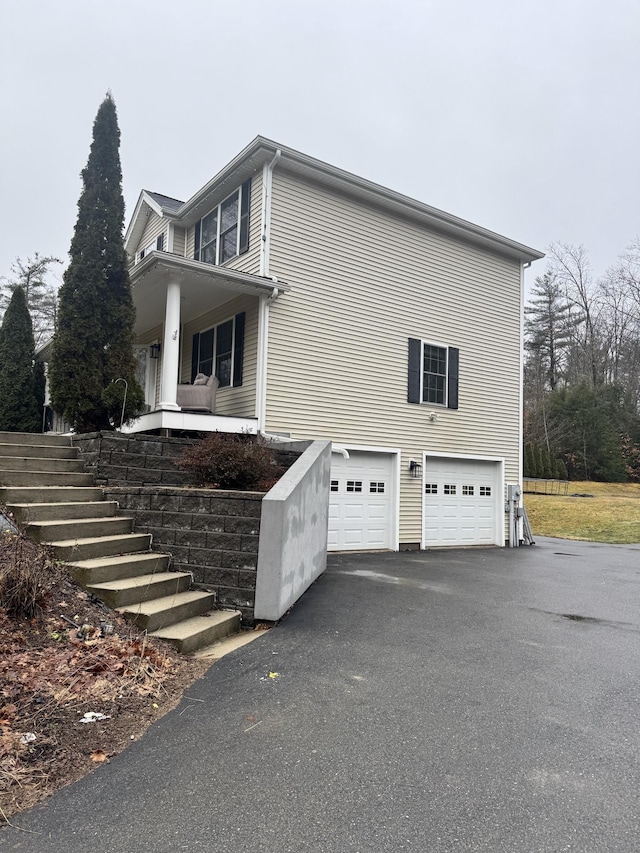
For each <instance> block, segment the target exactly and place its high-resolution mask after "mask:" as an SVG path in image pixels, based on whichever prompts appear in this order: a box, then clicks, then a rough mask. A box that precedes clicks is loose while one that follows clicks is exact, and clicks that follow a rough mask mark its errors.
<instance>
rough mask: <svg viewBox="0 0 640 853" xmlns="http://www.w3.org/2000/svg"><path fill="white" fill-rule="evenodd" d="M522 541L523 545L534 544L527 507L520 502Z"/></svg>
mask: <svg viewBox="0 0 640 853" xmlns="http://www.w3.org/2000/svg"><path fill="white" fill-rule="evenodd" d="M521 509H522V541H523V543H524V544H525V545H535V544H536V543H535V542H534V539H533V532H532V530H531V525H530V524H529V516H528V515H527V509H526V507H525V505H524V504H522V507H521Z"/></svg>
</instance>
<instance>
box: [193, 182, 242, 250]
mask: <svg viewBox="0 0 640 853" xmlns="http://www.w3.org/2000/svg"><path fill="white" fill-rule="evenodd" d="M250 202H251V179H249V180H248V181H245V182H244V184H242V186H241V187H238V189H237V190H235V191H234V192H232V193H231V195H230V196H228V197H227V198H225V200H224V201H222V202H221V203H220V204H219V205H218V206H217V207H215V208H214V209H213V210H212V211H210V212H209V213H207V215H206V216H203V217H202V219H201V220H200V221H199V222H196V225H195V237H194V250H193V257H194V258H195V259H196V261H204V263H206V264H224V263H225V262H226V261H228V260H230V259H231V258H235V256H236V255H241V254H243V253H244V252H246V251H248V249H249V205H250Z"/></svg>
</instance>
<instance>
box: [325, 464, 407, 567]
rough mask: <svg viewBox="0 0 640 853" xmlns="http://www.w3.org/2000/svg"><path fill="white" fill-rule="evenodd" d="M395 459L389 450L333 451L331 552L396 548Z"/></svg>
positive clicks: (330, 516) (330, 511)
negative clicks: (347, 457) (344, 453)
mask: <svg viewBox="0 0 640 853" xmlns="http://www.w3.org/2000/svg"><path fill="white" fill-rule="evenodd" d="M394 462H395V456H394V455H392V454H390V453H376V452H371V453H369V452H362V451H356V450H350V451H349V459H345V458H344V457H343V456H342V455H340V454H338V453H333V454H332V456H331V493H330V495H329V540H328V550H329V551H363V550H367V549H379V548H380V549H384V548H394V547H395V545H394V539H395V536H394V532H395V521H394V519H395V494H394V483H395V478H394Z"/></svg>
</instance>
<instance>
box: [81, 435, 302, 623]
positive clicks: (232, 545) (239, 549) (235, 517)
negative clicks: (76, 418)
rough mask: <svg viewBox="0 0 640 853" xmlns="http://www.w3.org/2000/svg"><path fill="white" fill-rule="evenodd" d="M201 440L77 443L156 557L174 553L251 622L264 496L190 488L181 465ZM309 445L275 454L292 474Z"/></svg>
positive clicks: (94, 438)
mask: <svg viewBox="0 0 640 853" xmlns="http://www.w3.org/2000/svg"><path fill="white" fill-rule="evenodd" d="M196 441H197V439H191V438H164V437H161V436H152V435H147V434H146V433H138V434H133V435H123V434H119V433H111V432H95V433H87V434H84V435H78V436H74V437H73V444H74V446H75V447H77V448H78V449H79V451H80V454H81V456H82V458H83V460H84V463H85V468H86V470H87V471H88V472H90V473H92V474H94V476H95V478H96V485H98V486H102V488H103V490H104V494H105V497H106V498H107V500H116V501H118V503H119V505H120V511H121V512H122V513H123V514H124V515H127V516H130V517H131V518H133V520H134V530H135V531H136V532H139V533H150V534H151V535H152V537H153V544H152V549H153V550H154V551H158V552H162V553H166V554H170V555H171V567H172V568H173V569H175V570H176V571H188V572H191V573H192V574H193V579H194V582H195V583H196V584H198V585H199V586H201V587H203V588H205V589H207V590H210V591H211V592H213V593H214V594H215V595H216V601H217V604H218V606H220V607H235V608H237V609H238V610H240V611H241V612H242V617H243V622H245V623H246V624H252V622H253V608H254V602H255V586H256V573H257V564H258V545H259V535H260V515H261V506H262V498H263V497H264V494H263V493H262V492H237V491H222V490H220V489H215V490H214V489H198V488H193V487H189V486H188V485H187V483H188V477H187V475H186V474H185V473H184V472H182V471H180V470H179V469H178V467H177V466H176V459H177V457H179V456H180V455H181V454H182V452H183V451H184V450H185V449H186V448H187V447H190V446H191V445H193V444H195V443H196ZM304 446H306V444H305V445H302V443H300V445H299V448H300V449H296V445H295V443H291V445H290V446H286V447H285V448H278V449H276V450H275V452H276V456H277V458H278V462H279V463H280V464H281V465H282V466H283V467H284V468H289V467H290V466H291V465H292V464H293V463H294V462H295V461H296V460H297V459H298V458H299V457H300V455H301V452H302V449H303V448H304Z"/></svg>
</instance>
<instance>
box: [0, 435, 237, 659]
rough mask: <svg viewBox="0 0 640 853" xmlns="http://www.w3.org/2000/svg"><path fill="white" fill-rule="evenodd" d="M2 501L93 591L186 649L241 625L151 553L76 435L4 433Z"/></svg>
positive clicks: (166, 560) (0, 442) (166, 557)
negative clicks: (100, 482) (90, 469)
mask: <svg viewBox="0 0 640 853" xmlns="http://www.w3.org/2000/svg"><path fill="white" fill-rule="evenodd" d="M0 502H2V503H3V504H4V505H6V507H7V509H8V511H9V512H11V513H12V514H13V517H14V518H15V520H16V522H17V523H18V524H19V525H20V526H21V528H22V529H23V531H24V532H25V534H26V535H27V536H29V537H30V538H31V539H33V540H34V541H36V542H39V543H40V544H42V545H44V546H46V547H47V548H49V550H50V551H51V553H52V554H53V556H54V557H55V558H56V559H58V560H60V561H64V562H66V563H67V564H68V567H69V570H70V572H71V574H72V576H73V577H74V578H75V580H76V581H77V582H78V583H79V584H81V585H82V586H83V587H84V588H85V589H87V591H88V592H90V593H91V594H93V595H95V596H96V597H97V598H100V599H101V600H102V601H104V603H105V604H106V605H108V606H109V607H112V608H114V609H117V610H120V612H122V613H123V614H124V616H125V617H126V618H127V619H129V620H130V621H132V622H133V623H134V624H136V625H137V626H138V627H139V628H140V629H142V630H146V631H149V632H150V633H151V632H152V633H153V634H154V636H158V637H160V638H162V639H164V640H166V641H167V642H169V643H171V644H172V645H173V646H174V647H175V648H176V649H177V650H178V651H180V652H182V653H185V654H187V653H190V652H194V651H196V650H197V649H199V648H202V647H205V646H211V645H212V644H215V643H218V642H220V641H221V640H222V639H223V638H225V637H227V636H228V635H229V634H232V633H233V632H235V631H238V630H239V626H240V613H238V612H235V611H214V612H211V611H212V608H213V607H214V605H215V597H214V595H212V594H211V593H207V592H200V591H198V590H192V589H190V588H189V587H190V586H191V583H192V578H191V575H190V574H189V573H186V572H172V571H169V569H170V557H169V555H167V554H157V553H155V552H153V551H151V550H150V548H151V536H149V535H148V534H143V533H135V532H134V531H133V521H132V519H130V518H127V517H125V516H120V515H118V512H117V503H116V502H115V501H105V500H104V495H103V493H102V490H101V489H98V488H96V487H95V485H94V482H93V477H92V475H91V474H89V473H86V472H85V471H84V470H83V462H82V460H81V459H80V458H79V455H78V452H77V449H76V448H74V447H73V446H72V444H71V439H70V438H69V437H68V436H54V435H32V434H30V433H29V434H25V433H6V432H0Z"/></svg>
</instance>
